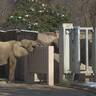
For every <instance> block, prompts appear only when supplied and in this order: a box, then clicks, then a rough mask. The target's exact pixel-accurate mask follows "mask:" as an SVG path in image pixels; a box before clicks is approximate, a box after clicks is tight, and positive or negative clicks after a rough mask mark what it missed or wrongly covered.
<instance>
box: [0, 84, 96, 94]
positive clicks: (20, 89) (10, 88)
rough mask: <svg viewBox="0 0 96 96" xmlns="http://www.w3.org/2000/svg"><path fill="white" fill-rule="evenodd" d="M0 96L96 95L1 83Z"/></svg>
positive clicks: (69, 89)
mask: <svg viewBox="0 0 96 96" xmlns="http://www.w3.org/2000/svg"><path fill="white" fill-rule="evenodd" d="M0 96H96V94H93V93H88V92H84V91H80V90H76V89H72V88H65V87H58V86H54V87H48V86H47V85H38V84H5V83H3V84H1V83H0Z"/></svg>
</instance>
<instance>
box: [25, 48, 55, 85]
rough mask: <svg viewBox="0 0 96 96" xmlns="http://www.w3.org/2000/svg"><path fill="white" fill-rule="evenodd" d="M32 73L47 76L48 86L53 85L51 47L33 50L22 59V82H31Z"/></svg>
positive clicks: (52, 54) (52, 55)
mask: <svg viewBox="0 0 96 96" xmlns="http://www.w3.org/2000/svg"><path fill="white" fill-rule="evenodd" d="M33 73H37V74H47V76H48V84H49V85H54V79H53V78H54V49H53V46H49V47H38V48H35V49H34V51H33V52H32V53H30V54H29V55H28V56H27V57H25V58H24V77H25V78H24V80H25V81H27V82H29V81H31V82H32V81H33V79H34V78H32V75H33Z"/></svg>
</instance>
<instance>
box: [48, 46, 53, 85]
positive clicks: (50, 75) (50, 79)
mask: <svg viewBox="0 0 96 96" xmlns="http://www.w3.org/2000/svg"><path fill="white" fill-rule="evenodd" d="M48 85H49V86H54V47H53V46H49V47H48Z"/></svg>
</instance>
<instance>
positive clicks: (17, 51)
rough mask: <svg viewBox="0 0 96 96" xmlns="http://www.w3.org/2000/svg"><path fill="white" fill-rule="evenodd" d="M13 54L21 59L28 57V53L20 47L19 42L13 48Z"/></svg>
mask: <svg viewBox="0 0 96 96" xmlns="http://www.w3.org/2000/svg"><path fill="white" fill-rule="evenodd" d="M13 52H14V55H15V56H16V57H22V56H25V55H28V51H27V50H26V49H25V48H23V47H22V46H21V43H20V42H17V43H15V44H14V46H13Z"/></svg>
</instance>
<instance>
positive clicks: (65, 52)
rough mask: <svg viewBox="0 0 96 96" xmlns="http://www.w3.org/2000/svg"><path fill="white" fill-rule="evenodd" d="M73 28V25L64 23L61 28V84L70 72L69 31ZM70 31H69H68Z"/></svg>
mask: <svg viewBox="0 0 96 96" xmlns="http://www.w3.org/2000/svg"><path fill="white" fill-rule="evenodd" d="M72 28H73V24H71V23H64V24H63V25H62V28H61V32H60V37H59V53H60V64H59V68H60V69H59V70H60V82H63V81H64V80H66V78H65V74H67V73H69V70H70V54H69V53H70V48H69V43H70V42H69V33H70V32H69V29H72ZM67 29H68V30H67Z"/></svg>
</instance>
